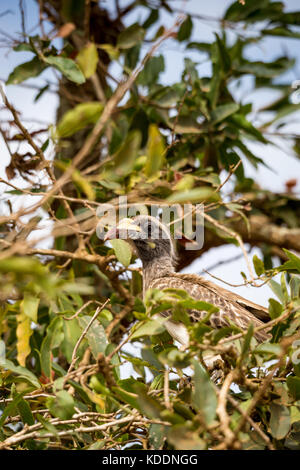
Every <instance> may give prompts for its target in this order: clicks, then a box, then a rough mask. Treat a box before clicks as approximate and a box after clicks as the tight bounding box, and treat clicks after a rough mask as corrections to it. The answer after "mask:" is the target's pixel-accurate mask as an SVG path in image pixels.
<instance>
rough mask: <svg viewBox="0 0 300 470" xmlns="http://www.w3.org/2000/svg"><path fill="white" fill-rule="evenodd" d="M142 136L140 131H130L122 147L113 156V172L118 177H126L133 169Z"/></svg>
mask: <svg viewBox="0 0 300 470" xmlns="http://www.w3.org/2000/svg"><path fill="white" fill-rule="evenodd" d="M141 141H142V136H141V133H140V131H138V130H134V131H131V132H130V133H129V134H128V136H127V137H126V139H125V141H124V143H123V145H122V146H121V147H120V149H119V150H118V152H117V153H116V154H115V155H114V166H115V170H114V171H115V172H116V173H117V175H118V176H127V175H128V174H129V173H130V172H131V171H132V169H133V167H134V164H135V161H136V159H137V156H138V151H139V148H140V146H141Z"/></svg>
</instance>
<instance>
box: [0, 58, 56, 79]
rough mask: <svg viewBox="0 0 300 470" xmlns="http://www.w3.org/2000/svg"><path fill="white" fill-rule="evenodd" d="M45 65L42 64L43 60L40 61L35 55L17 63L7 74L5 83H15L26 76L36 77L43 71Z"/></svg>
mask: <svg viewBox="0 0 300 470" xmlns="http://www.w3.org/2000/svg"><path fill="white" fill-rule="evenodd" d="M46 67H47V66H46V65H45V64H43V62H41V61H40V60H39V59H38V58H37V57H34V58H33V59H32V60H30V61H29V62H25V63H24V64H21V65H18V66H17V67H16V68H15V69H14V70H13V72H11V74H10V75H9V77H8V79H7V81H6V84H7V85H17V84H18V83H21V82H24V80H27V79H28V78H33V77H37V76H38V75H40V73H42V72H43V70H45V68H46Z"/></svg>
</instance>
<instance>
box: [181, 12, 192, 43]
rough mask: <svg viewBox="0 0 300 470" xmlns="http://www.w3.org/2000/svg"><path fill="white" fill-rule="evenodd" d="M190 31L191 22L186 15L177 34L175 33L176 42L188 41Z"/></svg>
mask: <svg viewBox="0 0 300 470" xmlns="http://www.w3.org/2000/svg"><path fill="white" fill-rule="evenodd" d="M192 30H193V21H192V18H191V17H190V15H188V16H187V18H186V19H185V20H184V22H183V23H182V24H181V26H180V28H179V30H178V33H177V39H178V41H179V42H182V41H186V40H187V39H189V38H190V36H191V34H192Z"/></svg>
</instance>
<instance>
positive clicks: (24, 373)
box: [0, 359, 40, 388]
mask: <svg viewBox="0 0 300 470" xmlns="http://www.w3.org/2000/svg"><path fill="white" fill-rule="evenodd" d="M0 367H2V368H3V369H7V370H10V371H11V372H14V373H15V374H17V375H18V376H19V377H20V378H21V379H24V380H27V381H28V382H29V383H30V384H31V385H33V386H34V387H35V388H40V382H39V381H38V379H37V378H36V376H35V375H34V374H33V373H32V372H30V371H29V370H28V369H26V368H25V367H22V366H15V365H14V363H13V362H11V361H9V360H8V359H1V360H0Z"/></svg>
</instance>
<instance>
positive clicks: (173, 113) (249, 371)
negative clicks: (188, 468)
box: [0, 0, 300, 449]
mask: <svg viewBox="0 0 300 470" xmlns="http://www.w3.org/2000/svg"><path fill="white" fill-rule="evenodd" d="M121 3H123V2H120V5H119V2H118V1H117V2H116V9H115V10H114V9H113V8H112V7H110V9H108V7H106V6H105V5H106V4H105V2H97V1H92V0H91V1H84V0H63V1H56V0H40V1H38V2H37V4H38V5H39V8H40V18H38V16H37V18H36V21H37V22H38V21H40V24H39V28H38V29H37V30H36V31H35V32H34V33H33V34H32V32H29V31H27V30H26V23H25V22H24V21H23V22H22V25H23V34H22V35H21V36H19V37H18V38H16V40H15V41H14V42H13V43H11V44H10V45H9V48H10V49H12V48H13V49H14V51H15V52H13V53H14V54H15V53H22V52H24V51H26V52H27V53H28V52H29V53H31V59H30V60H29V61H28V62H25V63H22V64H21V65H19V66H17V67H16V68H15V69H14V70H12V71H11V73H10V75H9V77H8V79H7V82H6V84H7V89H9V85H11V84H14V85H20V86H22V85H23V84H24V81H25V80H27V79H31V82H30V83H32V84H35V81H34V80H35V77H38V79H39V81H38V82H37V85H36V86H37V87H38V88H39V89H38V91H37V95H36V98H35V99H36V100H39V99H40V98H41V96H43V95H44V94H45V93H53V92H55V93H57V94H58V96H59V99H60V103H59V108H58V113H57V122H56V123H53V126H52V127H50V128H49V129H47V130H45V129H44V128H43V127H40V128H38V129H35V130H34V131H31V130H28V128H27V125H26V122H23V121H22V116H21V115H20V114H19V112H18V106H17V103H11V102H10V101H9V100H8V99H7V98H6V96H5V94H4V91H3V90H2V99H3V102H4V105H5V107H6V108H7V109H8V111H9V115H10V117H9V121H8V122H7V123H6V124H5V123H4V124H3V123H1V134H2V137H3V139H4V141H5V143H6V145H7V146H8V148H9V149H10V152H11V161H10V164H9V166H8V167H7V168H6V174H7V179H6V180H5V181H4V180H0V181H1V183H4V184H5V186H4V185H3V184H2V185H1V187H2V189H3V188H5V191H4V192H3V194H2V196H1V197H2V206H1V207H2V209H3V210H2V213H1V214H0V250H1V251H0V282H1V287H0V332H1V335H2V340H1V341H0V357H1V362H0V367H1V375H0V409H1V415H0V424H1V426H0V448H9V449H21V448H24V449H53V448H58V449H123V448H127V447H131V448H135V449H207V448H211V449H230V448H231V449H238V448H242V449H267V448H270V449H271V448H275V449H282V448H285V449H299V448H300V409H299V404H300V365H299V364H298V359H299V360H300V351H299V345H300V332H299V325H300V310H299V306H300V304H299V287H300V282H299V273H300V258H299V257H298V256H297V252H300V229H299V219H300V204H299V198H298V197H297V195H296V194H295V193H294V185H295V184H296V183H295V182H293V181H289V182H288V183H287V186H286V192H284V193H273V192H271V191H269V190H267V189H264V188H262V187H260V186H259V185H258V184H257V183H256V182H255V180H254V179H252V178H250V177H249V176H248V175H247V170H246V165H245V162H246V161H247V162H249V163H250V164H251V165H252V166H253V167H254V168H256V169H259V168H260V167H261V166H262V165H265V161H264V148H265V146H267V145H268V144H270V142H274V141H273V140H272V138H273V136H274V135H277V134H280V136H281V138H282V139H283V141H285V140H284V139H285V137H287V138H288V139H292V141H293V143H294V148H293V151H294V155H295V158H298V157H299V154H300V151H299V149H300V146H299V137H300V136H297V135H290V134H288V135H286V134H285V125H286V122H287V121H286V120H287V119H288V117H289V116H290V114H291V113H295V112H296V111H297V110H299V106H300V105H299V103H298V102H297V100H295V99H292V98H291V96H293V93H294V92H295V90H294V89H293V87H292V84H291V83H290V81H288V80H286V79H285V78H284V77H285V76H287V75H284V74H285V73H286V72H288V71H291V70H294V67H295V59H294V58H293V57H286V56H285V55H280V54H279V55H278V57H277V58H276V60H274V61H272V62H265V61H253V60H250V59H249V53H248V51H249V50H251V47H253V45H260V44H263V43H264V39H265V38H266V37H269V36H276V37H281V38H282V41H283V43H284V40H285V38H293V40H294V41H299V39H300V31H299V28H298V27H297V25H298V24H299V18H300V11H299V12H288V13H287V12H286V10H285V5H284V2H271V1H270V0H261V1H260V2H253V1H250V0H249V1H248V0H246V1H245V2H238V1H232V5H231V6H230V7H229V8H228V9H227V11H226V13H225V15H224V18H220V19H217V20H215V24H216V25H217V26H216V31H218V32H216V33H215V39H214V41H213V42H197V41H192V40H191V34H192V32H193V28H194V32H195V27H196V26H195V25H199V22H201V21H203V22H205V21H210V19H209V18H206V17H205V14H204V13H205V12H203V11H200V7H199V14H194V15H193V14H188V13H187V14H185V16H183V15H182V13H181V12H178V11H176V10H175V9H174V7H173V6H172V3H173V2H172V1H171V0H170V1H168V0H153V1H148V0H143V1H142V0H140V1H132V2H129V3H128V5H127V6H123V5H121ZM199 3H202V2H199ZM244 3H245V4H244ZM20 8H22V2H20ZM185 8H186V10H187V11H189V10H188V9H189V2H188V1H187V2H186V5H185ZM201 8H203V7H201ZM162 12H163V13H164V15H167V14H168V15H169V16H168V18H169V20H170V21H171V22H173V26H171V27H170V28H169V27H165V26H164V22H163V21H162V20H161V13H162ZM21 13H22V11H21ZM202 13H203V14H202ZM128 14H130V16H129V18H130V20H128V19H127V18H128ZM22 17H23V15H22ZM144 17H145V19H144V20H143V21H142V20H140V18H144ZM166 17H167V16H164V18H166ZM132 18H134V20H132ZM20 37H21V39H20ZM169 43H171V44H172V46H173V47H176V48H181V49H182V50H184V51H186V58H185V60H184V69H183V71H182V77H181V80H180V81H179V82H177V83H171V84H169V85H165V84H164V83H165V82H163V81H162V80H161V76H162V73H163V72H164V70H165V63H166V57H167V54H168V49H165V44H169ZM190 51H194V53H195V54H197V55H193V57H197V59H195V60H192V59H191V58H190V56H189V54H188V52H190ZM203 61H206V62H207V61H208V62H209V64H211V73H210V74H208V75H203V74H202V73H201V72H200V69H201V67H199V64H201V63H202V62H203ZM296 65H297V64H296ZM49 68H51V70H54V71H55V72H56V77H57V83H56V84H53V81H51V80H50V81H49V78H48V77H49V76H48V72H49ZM42 73H43V74H42ZM40 74H42V75H41V77H39V76H40ZM282 76H283V78H282ZM245 80H246V82H245ZM41 82H43V84H42V85H41ZM25 83H26V82H25ZM245 86H246V90H247V94H248V96H247V99H246V100H242V101H240V100H239V99H238V97H239V96H241V93H239V91H243V90H245ZM260 90H268V91H272V92H273V91H274V90H276V92H277V95H276V99H275V100H274V101H273V102H272V103H270V104H268V105H267V106H264V107H263V108H262V109H259V110H255V111H256V115H255V119H254V113H253V109H252V104H253V103H252V101H251V97H252V96H254V95H255V93H254V92H257V91H260ZM250 91H251V92H252V94H250ZM272 96H273V95H272ZM15 106H16V107H15ZM294 116H295V119H297V116H298V115H297V114H295V115H294ZM298 119H299V116H298ZM16 142H17V143H18V144H20V145H18V146H16V145H15V143H16ZM253 142H255V143H258V144H260V145H261V147H260V149H261V150H260V152H259V155H255V154H254V153H253V151H252V150H250V145H249V143H253ZM25 144H26V145H25ZM28 149H29V150H28ZM283 164H284V162H283ZM228 179H230V183H231V186H230V188H231V189H230V190H227V187H228V185H226V183H227V181H228ZM124 195H126V196H127V197H128V201H129V202H130V203H137V202H143V203H145V202H147V204H151V203H156V204H161V203H170V202H178V203H204V204H205V242H204V246H203V248H201V249H199V250H195V251H185V248H184V243H181V244H180V243H178V254H179V262H178V269H181V268H183V267H185V266H187V265H189V264H190V263H191V262H192V261H193V260H195V259H197V258H198V257H199V256H200V255H201V254H202V253H204V252H206V251H207V250H209V249H213V248H214V247H218V246H221V245H226V244H232V243H234V244H236V245H237V246H238V247H240V249H241V253H244V256H245V257H246V259H247V264H248V268H249V272H247V273H242V276H241V283H242V284H245V285H246V284H251V285H252V286H253V287H252V288H253V289H259V286H261V285H263V284H265V283H267V282H269V283H270V286H271V287H272V289H273V291H274V297H276V299H275V298H271V299H270V300H269V313H270V318H271V324H269V325H266V326H265V328H266V327H267V326H269V327H270V329H271V333H272V338H271V339H270V340H269V341H266V342H265V343H263V344H259V345H258V343H257V341H256V340H255V338H254V337H253V328H252V326H250V327H249V329H248V331H246V332H242V331H240V330H239V329H238V328H237V326H236V325H233V324H232V325H230V326H228V327H226V328H222V329H220V330H217V331H216V330H213V329H212V328H211V327H210V326H209V322H208V320H209V316H210V314H211V313H212V312H213V311H214V309H215V307H214V306H213V305H210V304H205V303H204V302H196V303H197V305H195V301H194V300H193V299H190V298H188V297H187V295H186V293H185V292H181V291H173V290H167V291H164V292H160V291H151V292H148V293H147V296H146V301H145V303H143V301H142V296H141V290H142V288H141V286H142V279H141V272H140V269H139V268H138V267H136V266H134V265H133V262H134V260H135V258H134V255H133V254H132V253H131V251H130V249H129V247H128V245H127V244H126V243H125V242H123V241H120V240H118V241H115V242H113V243H112V246H110V245H109V244H107V243H106V244H104V243H103V242H102V241H101V240H100V239H99V238H98V237H97V235H96V233H95V228H96V224H97V215H96V210H97V207H98V206H99V205H101V204H102V203H108V202H109V203H110V204H114V205H116V207H117V204H118V197H119V196H124ZM20 201H22V204H20ZM43 224H47V226H48V227H49V232H48V233H47V235H46V236H47V237H49V233H50V235H51V240H52V241H53V244H52V246H51V248H47V249H46V248H42V247H41V245H40V244H39V242H40V241H41V238H42V237H41V236H40V232H39V229H40V228H41V227H43ZM244 243H246V244H248V245H249V247H258V248H260V250H261V257H258V256H254V258H253V260H250V261H249V259H248V254H247V250H246V249H245V245H244ZM248 245H247V246H248ZM254 271H255V273H256V274H255V273H254ZM278 273H280V274H281V282H278V281H275V280H273V279H272V278H273V277H274V276H275V275H276V274H278ZM192 307H197V308H201V309H204V310H206V311H207V316H206V317H205V319H204V320H203V321H201V322H199V323H198V324H196V325H192V324H190V322H189V319H188V316H187V315H186V311H187V309H188V308H192ZM166 308H172V311H173V312H174V318H176V319H178V318H180V319H181V320H182V321H183V322H184V323H185V324H186V326H187V328H188V330H189V333H190V339H191V346H190V348H189V349H188V350H187V351H182V350H179V349H178V347H177V346H176V345H174V344H173V343H172V341H170V340H171V337H170V336H169V335H168V334H167V332H166V331H165V330H164V327H163V325H160V324H158V323H157V321H155V320H153V318H152V315H153V314H154V313H157V312H158V311H160V310H163V309H166ZM125 345H126V346H128V345H138V346H139V348H136V349H135V350H136V354H133V353H131V352H129V351H133V350H134V349H133V348H128V347H127V348H126V346H125ZM208 351H210V352H214V353H216V354H217V353H218V354H220V355H221V357H222V359H223V362H221V363H220V362H219V363H218V367H219V368H220V369H219V372H220V378H219V380H218V381H217V383H215V382H214V381H212V380H211V378H210V376H209V374H208V373H207V371H206V369H205V365H204V362H203V357H204V355H205V353H207V352H208ZM128 364H131V365H132V370H134V373H132V374H131V377H129V378H126V379H124V378H122V370H127V371H128ZM124 368H125V369H124ZM126 368H127V369H126ZM123 377H124V375H123Z"/></svg>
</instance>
